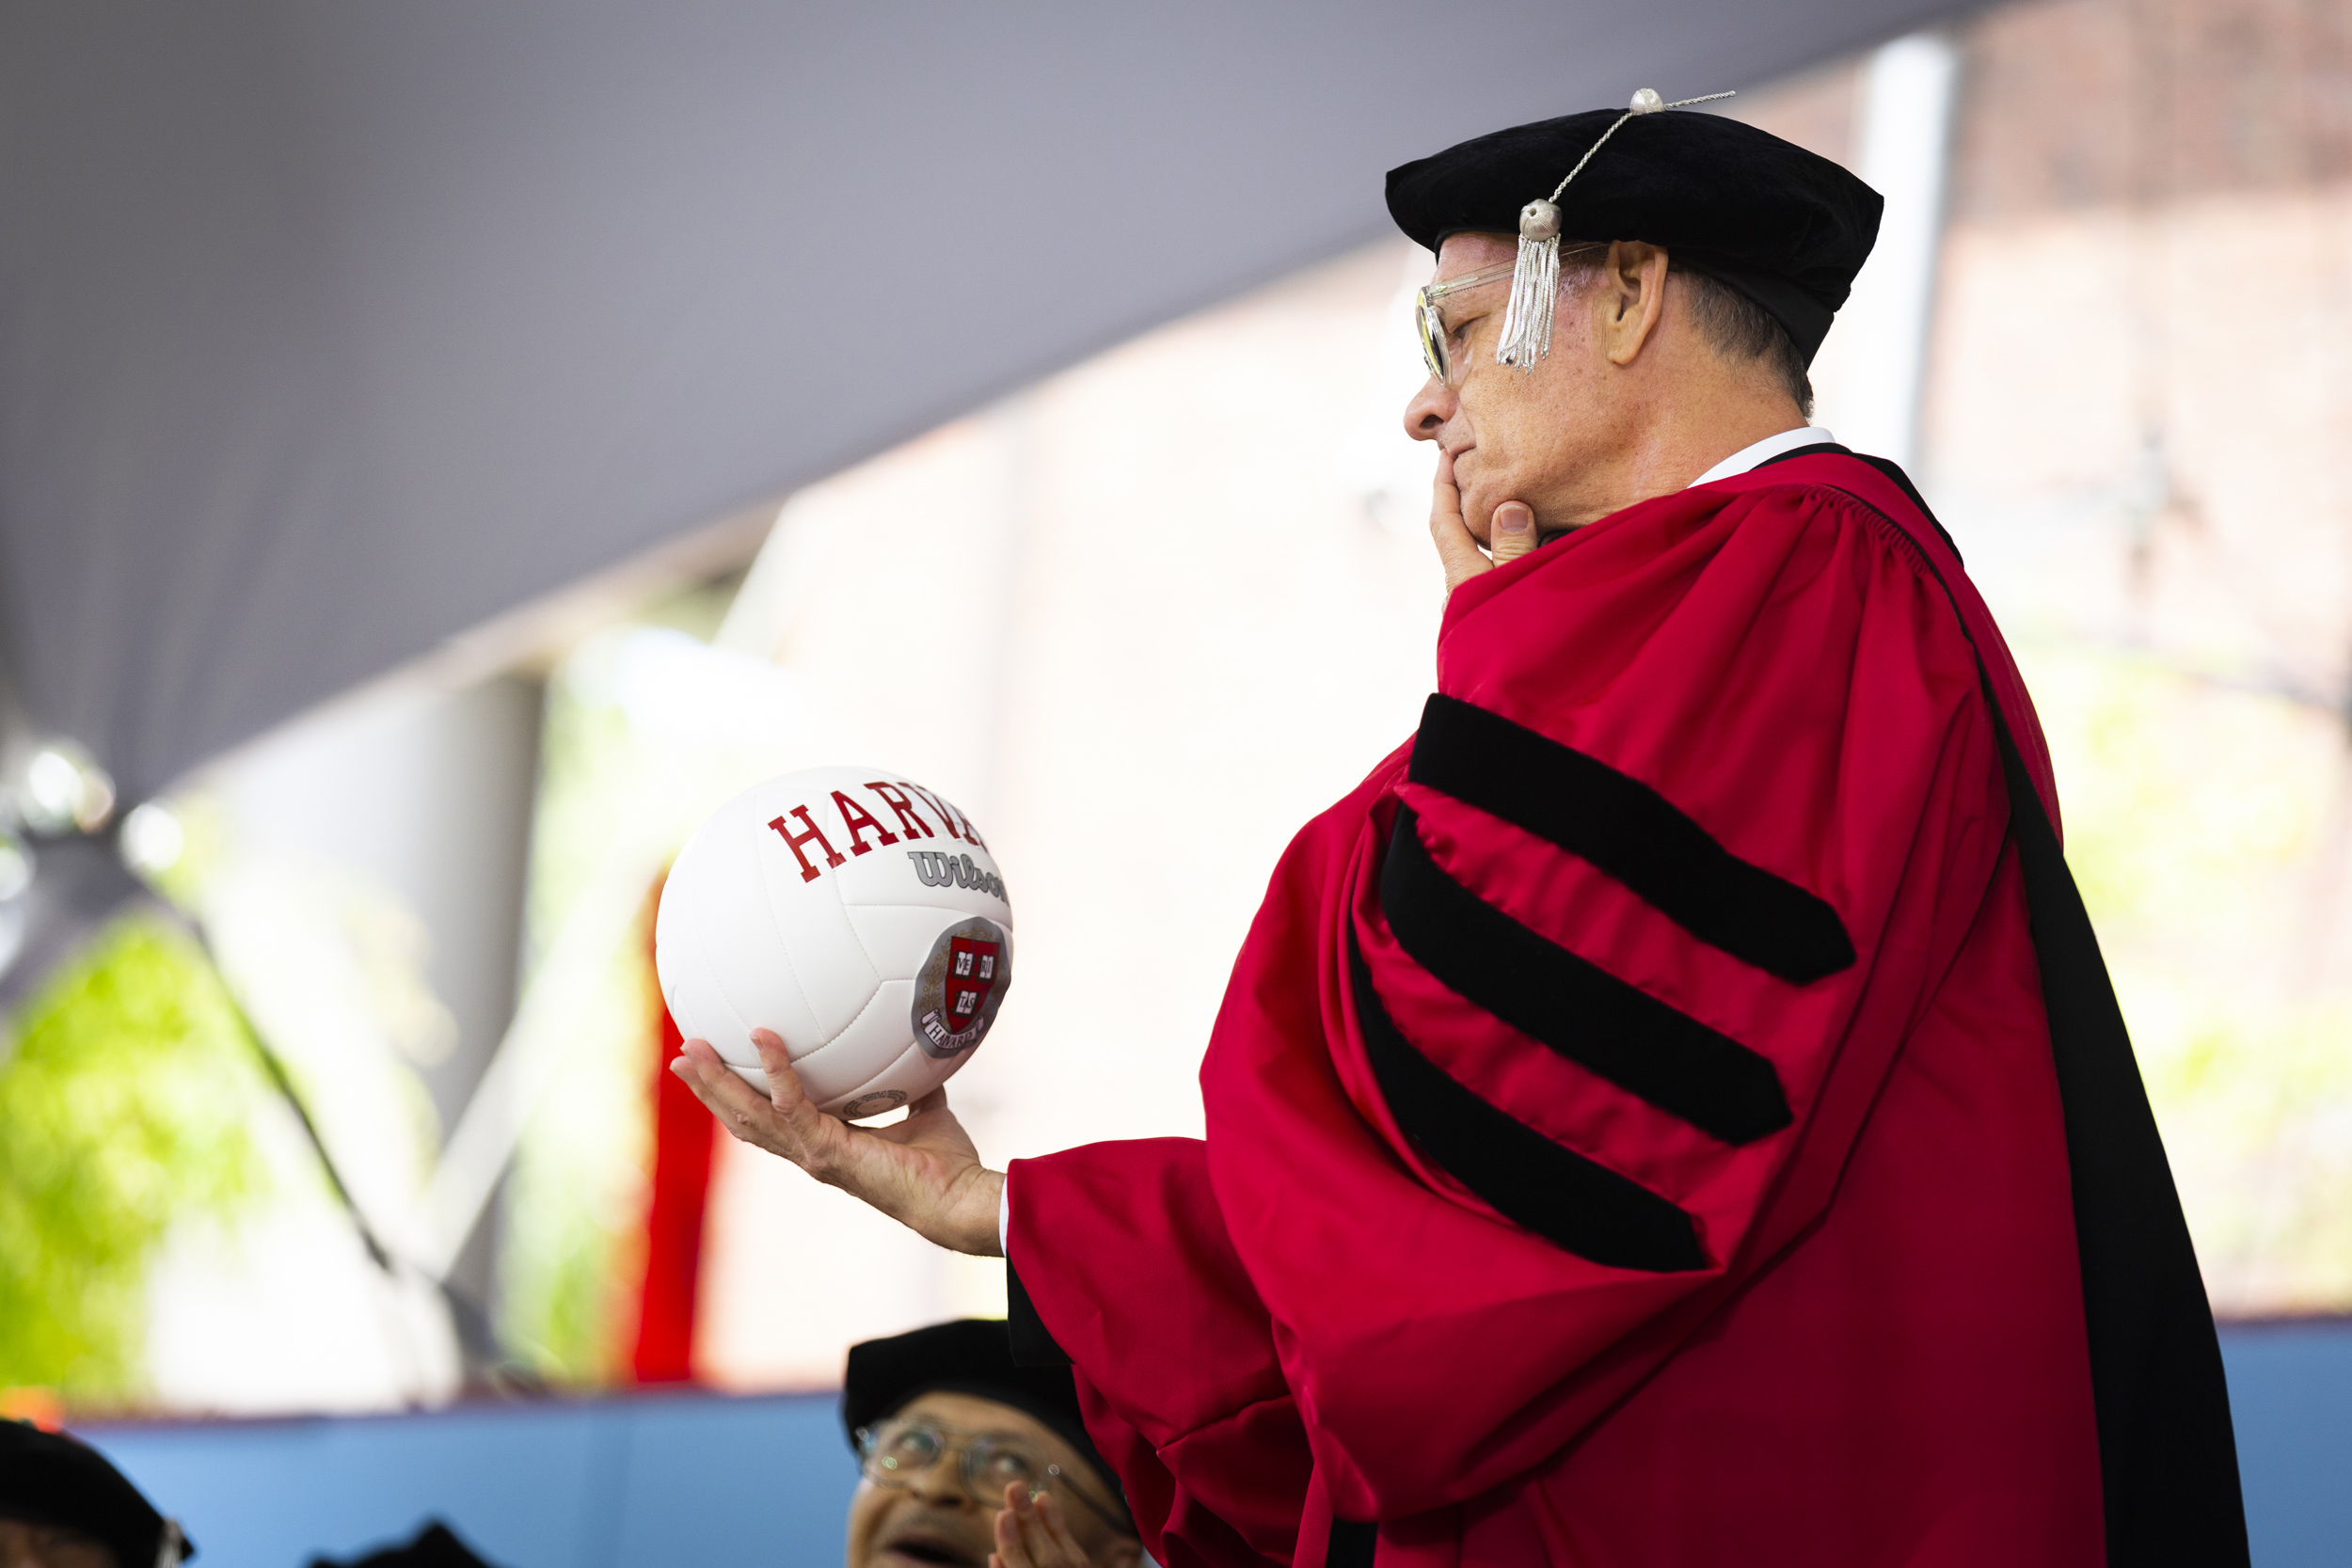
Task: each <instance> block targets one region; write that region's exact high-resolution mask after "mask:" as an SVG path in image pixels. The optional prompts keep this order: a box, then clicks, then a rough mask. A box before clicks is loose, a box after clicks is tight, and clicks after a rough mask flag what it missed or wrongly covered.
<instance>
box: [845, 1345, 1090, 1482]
mask: <svg viewBox="0 0 2352 1568" xmlns="http://www.w3.org/2000/svg"><path fill="white" fill-rule="evenodd" d="M933 1392H938V1393H947V1394H971V1395H973V1396H975V1397H977V1398H979V1399H984V1400H994V1401H995V1402H997V1403H999V1404H1009V1405H1011V1406H1012V1407H1013V1408H1014V1409H1015V1410H1018V1411H1021V1412H1023V1413H1024V1414H1025V1415H1030V1416H1034V1417H1036V1418H1038V1419H1039V1420H1041V1421H1043V1422H1044V1423H1045V1424H1046V1425H1047V1426H1049V1427H1051V1428H1052V1429H1053V1430H1054V1431H1055V1432H1056V1433H1058V1434H1059V1435H1060V1437H1061V1438H1062V1440H1063V1441H1064V1442H1066V1443H1068V1444H1069V1445H1070V1446H1071V1447H1072V1448H1073V1449H1077V1450H1078V1452H1079V1453H1081V1454H1083V1455H1084V1456H1085V1457H1086V1459H1087V1461H1088V1462H1089V1464H1091V1465H1093V1466H1094V1468H1095V1469H1096V1470H1097V1471H1098V1472H1100V1473H1101V1475H1102V1478H1103V1480H1104V1482H1105V1483H1106V1484H1107V1485H1109V1487H1110V1488H1111V1490H1112V1491H1114V1492H1118V1491H1120V1486H1119V1477H1118V1476H1117V1475H1116V1474H1115V1473H1114V1472H1113V1471H1112V1469H1111V1467H1110V1466H1109V1465H1105V1464H1104V1463H1103V1456H1102V1455H1101V1454H1100V1453H1098V1452H1096V1451H1095V1448H1094V1440H1093V1439H1092V1438H1091V1437H1089V1436H1088V1435H1087V1424H1086V1418H1085V1417H1084V1416H1083V1415H1082V1414H1080V1412H1079V1409H1078V1389H1077V1386H1076V1385H1075V1384H1073V1382H1072V1381H1071V1377H1070V1369H1069V1368H1068V1367H1024V1366H1019V1365H1016V1364H1015V1363H1014V1361H1013V1359H1012V1337H1011V1334H1010V1332H1009V1330H1008V1329H1007V1328H1006V1327H1005V1323H1004V1320H1003V1319H1001V1318H959V1319H957V1320H956V1321H954V1322H953V1323H933V1324H931V1325H930V1327H929V1328H918V1329H916V1330H914V1332H913V1333H911V1334H897V1335H893V1336H892V1337H891V1338H887V1339H868V1340H866V1342H865V1343H864V1344H862V1345H851V1346H850V1367H849V1371H848V1374H847V1375H846V1376H845V1377H844V1378H843V1379H842V1388H841V1424H842V1426H843V1427H844V1428H845V1429H846V1430H847V1431H848V1433H849V1434H850V1447H851V1448H855V1447H856V1446H857V1434H858V1432H859V1429H861V1428H864V1427H870V1426H872V1425H873V1424H874V1423H875V1422H877V1421H880V1420H882V1418H884V1417H886V1416H889V1415H890V1414H892V1413H893V1412H894V1411H896V1410H898V1408H899V1406H901V1405H903V1404H905V1403H906V1402H908V1401H909V1400H912V1399H914V1397H915V1396H916V1395H918V1394H929V1393H933ZM1122 1495H1123V1494H1122Z"/></svg>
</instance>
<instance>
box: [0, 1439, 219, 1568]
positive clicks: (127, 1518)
mask: <svg viewBox="0 0 2352 1568" xmlns="http://www.w3.org/2000/svg"><path fill="white" fill-rule="evenodd" d="M0 1519H18V1520H22V1521H24V1523H26V1524H29V1525H47V1526H49V1527H51V1528H65V1529H75V1530H80V1531H81V1532H82V1533H83V1534H84V1535H87V1536H92V1537H94V1538H96V1539H97V1540H100V1541H103V1542H104V1543H105V1544H106V1549H107V1550H108V1551H111V1552H112V1553H114V1557H115V1561H116V1562H118V1563H120V1564H123V1565H124V1568H148V1565H149V1564H150V1563H151V1562H154V1561H155V1560H157V1558H158V1557H160V1556H161V1555H162V1550H163V1544H164V1516H163V1515H162V1514H160V1513H156V1512H155V1507H154V1505H153V1504H152V1503H151V1502H149V1501H148V1500H147V1499H146V1497H142V1496H141V1495H140V1494H139V1489H138V1488H137V1487H135V1486H134V1485H132V1484H131V1483H130V1481H127V1480H125V1479H124V1477H123V1474H122V1472H121V1471H119V1470H118V1469H116V1468H115V1467H114V1466H113V1465H111V1464H109V1463H107V1460H106V1456H105V1455H104V1454H102V1453H100V1452H99V1451H98V1450H97V1449H93V1448H91V1447H90V1446H89V1445H88V1444H87V1443H82V1442H77V1441H76V1440H74V1439H73V1438H71V1437H68V1436H66V1435H65V1434H64V1433H56V1432H43V1431H41V1430H40V1428H38V1427H36V1426H33V1425H31V1424H30V1423H28V1422H24V1421H10V1420H0ZM182 1552H183V1560H185V1559H186V1558H191V1557H194V1556H195V1555H196V1547H195V1546H194V1545H193V1544H186V1545H183V1548H182Z"/></svg>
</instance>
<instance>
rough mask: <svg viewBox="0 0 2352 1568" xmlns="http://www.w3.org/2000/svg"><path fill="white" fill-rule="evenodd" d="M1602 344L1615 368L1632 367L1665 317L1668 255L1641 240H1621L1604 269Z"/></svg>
mask: <svg viewBox="0 0 2352 1568" xmlns="http://www.w3.org/2000/svg"><path fill="white" fill-rule="evenodd" d="M1601 289H1602V295H1603V302H1604V303H1603V311H1602V319H1601V323H1600V330H1601V343H1602V346H1603V348H1604V349H1605V350H1606V351H1607V353H1608V356H1609V362H1610V363H1611V364H1613V365H1630V364H1631V363H1633V361H1634V360H1635V358H1637V357H1638V356H1640V355H1641V352H1642V349H1643V346H1644V345H1645V344H1646V343H1647V342H1648V341H1650V338H1651V336H1652V335H1653V334H1654V333H1656V332H1657V330H1658V324H1659V323H1660V322H1661V321H1663V320H1664V319H1665V314H1666V253H1665V252H1664V251H1662V250H1661V249H1659V248H1658V247H1657V246H1656V245H1649V244H1646V243H1645V242H1644V241H1641V240H1618V241H1616V242H1614V243H1613V244H1612V245H1610V247H1609V260H1608V261H1606V262H1605V263H1603V266H1602V269H1601Z"/></svg>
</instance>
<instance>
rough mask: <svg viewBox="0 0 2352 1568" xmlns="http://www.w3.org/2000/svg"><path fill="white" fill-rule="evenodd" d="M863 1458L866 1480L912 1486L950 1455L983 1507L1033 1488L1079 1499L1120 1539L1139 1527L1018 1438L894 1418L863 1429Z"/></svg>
mask: <svg viewBox="0 0 2352 1568" xmlns="http://www.w3.org/2000/svg"><path fill="white" fill-rule="evenodd" d="M857 1444H858V1458H859V1461H860V1463H861V1465H863V1467H864V1469H865V1473H866V1480H868V1481H872V1482H873V1483H874V1484H875V1485H877V1486H911V1485H913V1484H914V1478H915V1477H917V1476H920V1475H924V1474H926V1473H928V1472H929V1471H930V1469H931V1467H932V1466H933V1465H937V1464H938V1463H939V1462H940V1461H941V1460H942V1459H944V1458H946V1456H947V1455H948V1454H949V1453H950V1452H954V1453H957V1454H960V1455H961V1459H962V1465H961V1470H960V1474H961V1478H962V1481H963V1489H964V1491H965V1493H966V1494H968V1495H969V1496H970V1497H971V1498H972V1500H973V1501H975V1502H977V1503H978V1504H979V1505H980V1506H981V1507H983V1508H1002V1507H1003V1506H1004V1504H1005V1488H1006V1487H1008V1486H1011V1485H1015V1484H1019V1485H1021V1486H1025V1487H1026V1488H1028V1492H1029V1496H1030V1497H1031V1498H1032V1499H1034V1498H1037V1497H1043V1496H1044V1495H1045V1494H1046V1493H1048V1492H1050V1493H1052V1494H1053V1495H1054V1497H1056V1499H1057V1500H1061V1501H1067V1500H1068V1499H1069V1498H1072V1497H1075V1498H1077V1499H1078V1501H1079V1502H1081V1503H1083V1504H1085V1505H1086V1507H1087V1509H1088V1511H1089V1513H1092V1514H1093V1515H1094V1516H1095V1517H1096V1518H1098V1519H1100V1520H1102V1521H1103V1522H1104V1524H1106V1525H1108V1526H1110V1528H1112V1529H1114V1530H1116V1531H1117V1532H1118V1533H1120V1535H1133V1534H1134V1533H1135V1531H1136V1528H1135V1526H1134V1525H1133V1524H1131V1523H1129V1522H1128V1521H1127V1520H1126V1519H1124V1518H1121V1517H1120V1516H1119V1515H1118V1514H1116V1513H1113V1512H1112V1511H1111V1510H1110V1509H1108V1508H1106V1507H1104V1505H1103V1504H1101V1503H1099V1502H1097V1501H1095V1500H1094V1499H1093V1498H1092V1497H1089V1496H1088V1495H1087V1493H1086V1492H1085V1490H1084V1489H1082V1488H1081V1487H1079V1486H1078V1485H1077V1484H1076V1483H1075V1482H1074V1481H1072V1480H1071V1479H1070V1477H1069V1476H1067V1475H1065V1474H1063V1473H1062V1468H1061V1466H1060V1465H1053V1464H1049V1463H1047V1462H1046V1460H1045V1459H1044V1458H1043V1456H1041V1454H1039V1453H1038V1452H1037V1450H1036V1449H1031V1448H1029V1447H1028V1446H1027V1445H1026V1444H1025V1443H1023V1442H1022V1441H1021V1440H1020V1439H1019V1438H1017V1437H1012V1436H1009V1435H1007V1434H1006V1433H996V1432H965V1431H962V1430H961V1429H959V1428H956V1427H951V1426H946V1425H943V1424H941V1423H940V1422H938V1421H927V1420H889V1421H884V1422H882V1424H881V1425H879V1426H870V1427H860V1428H858V1433H857Z"/></svg>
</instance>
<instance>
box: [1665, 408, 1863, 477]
mask: <svg viewBox="0 0 2352 1568" xmlns="http://www.w3.org/2000/svg"><path fill="white" fill-rule="evenodd" d="M1836 439H1837V437H1836V436H1832V435H1831V434H1830V433H1829V432H1828V431H1826V430H1823V429H1822V428H1821V427H1820V425H1817V424H1809V425H1806V426H1804V428H1802V429H1799V430H1784V431H1782V432H1781V433H1780V434H1779V435H1777V436H1765V437H1764V439H1762V440H1761V441H1758V442H1756V443H1755V444H1754V445H1753V446H1745V447H1741V448H1740V450H1739V451H1735V452H1733V453H1732V454H1731V455H1730V456H1729V457H1726V458H1724V460H1723V461H1722V462H1721V463H1718V464H1716V465H1715V466H1714V467H1711V468H1709V469H1708V470H1707V472H1705V473H1703V474H1701V475H1699V477H1698V478H1696V479H1694V480H1692V482H1691V483H1692V484H1693V485H1696V484H1707V483H1711V482H1713V481H1715V480H1719V479H1729V478H1730V477H1731V476H1732V475H1734V474H1744V473H1746V472H1747V471H1748V470H1749V469H1750V468H1753V467H1756V466H1757V465H1759V464H1762V463H1765V462H1768V461H1770V460H1771V459H1772V458H1775V457H1778V456H1779V455H1780V454H1781V453H1782V452H1784V451H1796V450H1797V449H1798V448H1799V447H1818V446H1822V445H1825V444H1834V443H1835V442H1836ZM1685 488H1686V489H1687V488H1689V486H1685Z"/></svg>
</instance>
